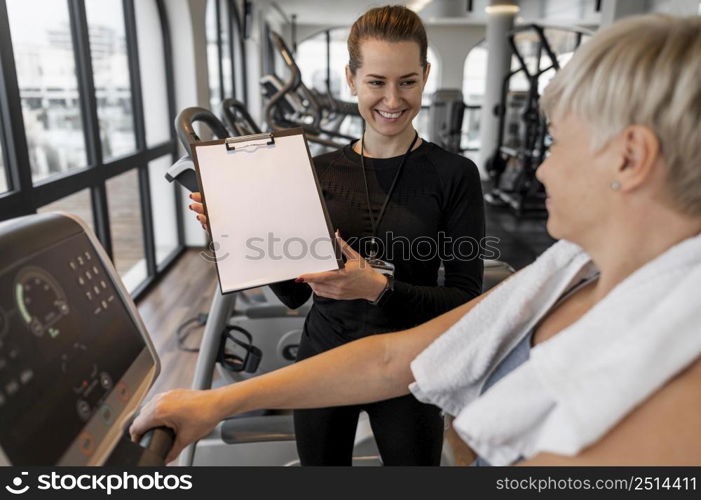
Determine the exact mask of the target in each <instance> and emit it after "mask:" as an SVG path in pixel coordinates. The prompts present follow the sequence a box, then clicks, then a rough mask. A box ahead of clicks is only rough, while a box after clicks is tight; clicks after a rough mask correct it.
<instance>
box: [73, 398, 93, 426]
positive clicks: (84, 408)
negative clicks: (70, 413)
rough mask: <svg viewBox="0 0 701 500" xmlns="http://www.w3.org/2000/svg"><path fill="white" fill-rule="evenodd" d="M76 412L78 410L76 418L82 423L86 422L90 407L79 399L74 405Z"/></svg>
mask: <svg viewBox="0 0 701 500" xmlns="http://www.w3.org/2000/svg"><path fill="white" fill-rule="evenodd" d="M76 410H78V416H79V417H80V419H81V420H82V421H83V422H87V420H88V419H89V418H90V413H91V410H90V405H89V404H88V402H87V401H85V400H84V399H79V400H78V403H77V404H76Z"/></svg>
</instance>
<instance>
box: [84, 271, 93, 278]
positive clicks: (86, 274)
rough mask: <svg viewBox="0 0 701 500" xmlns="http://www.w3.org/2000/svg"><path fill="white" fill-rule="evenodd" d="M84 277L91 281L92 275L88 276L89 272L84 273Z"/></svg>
mask: <svg viewBox="0 0 701 500" xmlns="http://www.w3.org/2000/svg"><path fill="white" fill-rule="evenodd" d="M85 277H86V278H88V279H89V280H91V279H92V274H90V271H85Z"/></svg>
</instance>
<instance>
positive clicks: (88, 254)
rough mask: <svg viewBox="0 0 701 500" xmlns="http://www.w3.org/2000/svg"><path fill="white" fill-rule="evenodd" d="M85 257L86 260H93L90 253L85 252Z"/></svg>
mask: <svg viewBox="0 0 701 500" xmlns="http://www.w3.org/2000/svg"><path fill="white" fill-rule="evenodd" d="M83 255H85V259H86V260H92V256H91V255H90V252H85V253H84V254H83Z"/></svg>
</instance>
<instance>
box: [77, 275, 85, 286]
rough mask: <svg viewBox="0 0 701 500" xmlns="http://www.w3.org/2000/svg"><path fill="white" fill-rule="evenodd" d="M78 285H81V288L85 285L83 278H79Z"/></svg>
mask: <svg viewBox="0 0 701 500" xmlns="http://www.w3.org/2000/svg"><path fill="white" fill-rule="evenodd" d="M78 284H79V285H80V286H83V285H85V280H84V279H83V277H82V276H78Z"/></svg>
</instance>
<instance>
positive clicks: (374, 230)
mask: <svg viewBox="0 0 701 500" xmlns="http://www.w3.org/2000/svg"><path fill="white" fill-rule="evenodd" d="M364 139H365V127H363V137H362V138H361V139H360V166H361V169H362V171H363V181H364V182H365V196H366V198H367V202H368V215H370V224H371V226H372V240H371V243H372V248H371V250H370V251H369V252H368V257H369V258H370V259H374V258H375V257H376V256H377V242H376V241H375V239H376V238H377V228H378V227H379V225H380V221H382V217H383V216H384V215H385V210H386V209H387V205H389V200H390V198H391V197H392V193H393V192H394V188H395V186H396V185H397V181H398V180H399V176H400V175H401V173H402V169H403V168H404V164H405V163H406V160H407V158H409V155H410V154H411V150H412V149H413V147H414V144H416V141H417V140H418V139H419V133H418V132H416V134H415V135H414V140H413V141H411V144H410V145H409V149H407V150H406V153H404V156H403V157H402V161H401V162H400V163H399V167H398V168H397V173H396V174H394V180H393V181H392V185H391V186H390V188H389V191H388V192H387V197H386V198H385V202H384V203H383V204H382V209H380V213H379V214H378V216H377V220H375V217H374V216H373V214H372V207H371V205H370V188H369V187H368V178H367V175H366V174H365V158H364V156H363V152H364V148H363V142H364Z"/></svg>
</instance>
